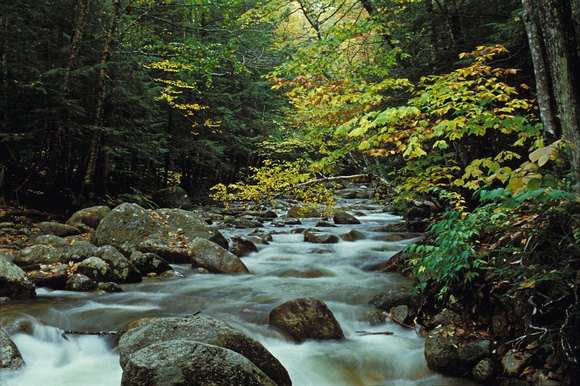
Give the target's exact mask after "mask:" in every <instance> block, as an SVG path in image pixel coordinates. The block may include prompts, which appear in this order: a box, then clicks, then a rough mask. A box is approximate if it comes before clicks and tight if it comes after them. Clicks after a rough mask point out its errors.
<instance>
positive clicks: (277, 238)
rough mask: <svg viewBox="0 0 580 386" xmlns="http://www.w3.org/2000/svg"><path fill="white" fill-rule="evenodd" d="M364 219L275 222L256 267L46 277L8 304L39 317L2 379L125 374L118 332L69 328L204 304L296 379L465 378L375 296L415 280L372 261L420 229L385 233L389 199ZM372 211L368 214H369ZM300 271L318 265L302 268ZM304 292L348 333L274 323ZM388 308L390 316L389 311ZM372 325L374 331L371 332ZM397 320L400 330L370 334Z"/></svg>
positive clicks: (110, 380)
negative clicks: (283, 329) (318, 332)
mask: <svg viewBox="0 0 580 386" xmlns="http://www.w3.org/2000/svg"><path fill="white" fill-rule="evenodd" d="M361 208H362V209H360V210H359V211H358V213H357V214H356V216H357V218H358V219H359V220H360V221H361V224H360V225H340V226H338V227H335V228H334V227H333V228H321V230H324V231H325V232H332V233H336V234H344V233H346V232H348V231H350V230H352V229H356V230H358V231H360V232H363V234H364V235H365V236H366V237H365V239H362V240H359V241H355V242H346V241H340V242H339V243H338V244H312V243H305V242H304V241H303V235H302V234H299V233H291V231H292V229H294V228H297V227H301V228H306V227H310V226H314V224H315V223H316V222H317V221H318V220H319V219H309V220H304V221H302V223H303V224H302V225H300V226H298V225H297V226H286V227H281V228H274V227H266V228H260V229H261V230H263V231H264V232H272V233H275V234H274V235H273V240H274V241H273V242H271V243H270V244H269V245H259V246H258V248H259V252H257V253H253V254H251V255H250V256H248V257H244V258H242V260H243V262H244V263H245V264H246V266H247V267H248V268H249V270H250V271H251V273H252V275H214V274H205V275H203V274H195V273H194V272H193V269H192V268H191V267H190V266H188V265H175V266H174V268H175V269H176V270H177V271H178V272H179V273H181V274H182V275H183V277H177V278H144V280H143V282H142V283H139V284H128V285H123V290H124V292H122V293H75V292H67V291H52V290H48V289H44V288H41V289H38V290H37V297H36V299H34V300H29V301H18V302H14V301H11V302H8V303H4V304H2V305H0V307H2V310H1V314H0V316H1V318H2V321H3V324H4V325H5V324H6V323H9V322H10V321H14V320H17V319H24V320H28V321H29V323H30V324H31V325H32V327H33V332H32V333H30V332H29V333H15V334H13V335H11V338H12V339H13V341H14V342H15V343H16V345H17V346H18V348H19V350H20V352H21V353H22V356H23V358H24V361H25V362H26V366H25V367H24V368H23V369H22V370H18V371H14V372H0V384H1V385H7V386H12V385H22V386H35V385H39V386H40V385H42V386H49V385H55V386H64V385H75V386H76V385H82V386H88V385H119V384H120V380H121V374H122V371H121V367H120V366H119V357H118V355H117V354H116V353H115V339H114V338H111V337H99V336H94V335H65V336H66V339H65V338H64V337H63V335H62V333H61V330H75V331H113V330H121V329H124V328H125V327H126V325H127V324H128V323H129V322H131V321H133V320H135V319H138V318H141V317H144V316H184V315H188V314H193V313H195V312H198V311H201V312H204V313H207V314H209V315H212V316H214V317H217V318H220V319H222V320H224V321H226V322H227V323H229V324H230V325H231V326H232V327H235V328H237V329H239V330H241V331H243V332H245V333H246V334H248V335H249V336H251V337H253V338H254V339H256V340H258V341H260V342H261V343H262V344H263V345H264V346H265V347H266V348H267V349H268V350H270V352H271V353H272V354H273V355H274V356H275V357H277V358H278V359H279V360H280V362H281V363H282V364H283V365H284V366H285V367H286V369H287V370H288V373H289V374H290V378H291V379H292V382H293V384H294V385H298V386H302V385H425V386H431V385H464V384H466V383H465V381H464V380H458V379H450V378H444V377H441V376H439V375H436V374H434V373H432V372H431V371H429V369H428V368H427V366H426V364H425V359H424V357H423V346H424V341H423V339H422V338H421V337H419V336H418V335H417V334H416V333H415V331H413V330H409V329H405V328H403V327H401V326H399V325H397V324H395V323H393V322H391V321H389V320H388V319H387V318H385V317H384V316H383V317H382V318H377V317H376V316H377V313H376V311H375V310H374V308H373V307H370V306H369V305H368V302H369V301H370V300H371V299H372V298H373V296H374V295H376V294H377V293H379V292H385V291H388V290H390V289H401V288H409V283H407V282H406V281H405V280H404V279H402V278H401V277H399V276H397V275H396V274H385V273H380V272H373V271H370V270H365V267H368V266H371V265H373V264H377V263H380V262H384V261H386V260H387V259H388V258H389V257H390V256H392V255H393V254H395V253H396V252H397V251H399V250H400V249H402V248H403V247H404V246H405V245H406V244H408V243H410V242H413V241H414V240H416V238H415V239H413V238H410V239H406V240H404V241H397V242H392V241H382V240H381V237H384V236H385V235H386V234H385V233H384V232H383V233H381V232H376V231H373V230H376V229H377V228H380V227H382V226H385V225H387V224H389V223H395V222H398V221H400V218H399V217H396V216H393V215H391V214H389V213H383V212H381V211H380V210H379V209H378V208H370V207H368V206H366V207H364V208H363V207H361ZM363 214H364V215H363ZM250 232H251V230H228V231H223V233H224V235H225V236H226V237H227V236H231V235H233V234H239V235H247V234H249V233H250ZM296 272H308V273H310V274H309V275H307V276H313V277H297V276H298V275H296ZM301 297H313V298H316V299H319V300H322V301H324V302H325V303H326V304H327V306H328V307H329V308H330V309H331V311H332V312H333V313H334V315H335V317H336V319H337V320H338V322H339V323H340V325H341V327H342V329H343V331H344V333H345V335H346V339H344V340H342V341H325V342H318V341H307V342H305V343H302V344H296V343H293V342H291V341H289V340H288V339H286V338H284V336H283V335H282V334H280V333H279V332H278V331H276V330H274V329H272V328H270V327H268V325H267V317H268V313H269V311H270V310H272V309H273V308H274V307H276V306H278V305H280V304H282V303H284V302H286V301H288V300H293V299H297V298H301ZM385 319H386V320H385ZM363 331H364V332H365V333H366V334H363V333H361V332H363ZM386 331H389V332H392V333H393V334H392V335H384V334H369V333H381V332H386Z"/></svg>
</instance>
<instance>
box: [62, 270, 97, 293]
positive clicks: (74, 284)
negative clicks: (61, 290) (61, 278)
mask: <svg viewBox="0 0 580 386" xmlns="http://www.w3.org/2000/svg"><path fill="white" fill-rule="evenodd" d="M97 288H98V285H97V283H95V282H94V281H93V280H91V279H90V278H89V277H87V276H85V275H79V274H74V275H71V276H70V277H69V279H68V280H67V282H66V289H67V290H68V291H94V290H96V289H97Z"/></svg>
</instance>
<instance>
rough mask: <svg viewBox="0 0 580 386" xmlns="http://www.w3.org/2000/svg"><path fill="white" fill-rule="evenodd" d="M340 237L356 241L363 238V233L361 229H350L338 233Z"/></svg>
mask: <svg viewBox="0 0 580 386" xmlns="http://www.w3.org/2000/svg"><path fill="white" fill-rule="evenodd" d="M340 238H341V239H343V240H344V241H358V240H364V239H365V238H366V237H365V234H364V233H362V232H361V231H357V230H354V229H353V230H351V231H350V232H347V233H344V234H342V235H340Z"/></svg>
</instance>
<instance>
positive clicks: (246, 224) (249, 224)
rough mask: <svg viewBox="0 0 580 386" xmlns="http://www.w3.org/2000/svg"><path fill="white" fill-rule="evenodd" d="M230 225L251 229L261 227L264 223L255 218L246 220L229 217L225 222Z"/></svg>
mask: <svg viewBox="0 0 580 386" xmlns="http://www.w3.org/2000/svg"><path fill="white" fill-rule="evenodd" d="M225 224H227V225H228V226H230V227H234V228H236V229H252V228H261V227H263V226H264V225H263V224H262V223H261V222H259V221H257V220H247V219H231V220H228V221H226V222H225Z"/></svg>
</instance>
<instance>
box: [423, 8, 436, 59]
mask: <svg viewBox="0 0 580 386" xmlns="http://www.w3.org/2000/svg"><path fill="white" fill-rule="evenodd" d="M425 12H426V13H427V17H429V23H428V24H427V28H428V29H427V31H428V34H429V51H430V55H429V56H430V57H429V64H430V66H431V69H433V70H434V69H435V63H436V62H437V35H436V34H435V18H434V16H435V14H434V13H433V1H432V0H425Z"/></svg>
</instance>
